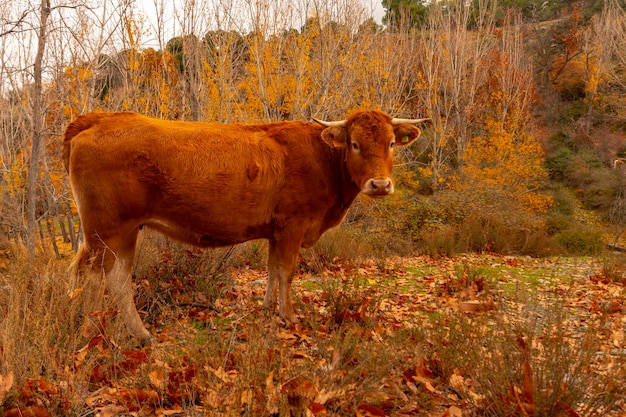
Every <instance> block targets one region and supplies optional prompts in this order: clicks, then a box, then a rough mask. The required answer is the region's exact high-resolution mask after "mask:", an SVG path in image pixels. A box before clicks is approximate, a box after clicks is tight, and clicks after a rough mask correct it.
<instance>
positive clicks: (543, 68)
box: [0, 0, 626, 256]
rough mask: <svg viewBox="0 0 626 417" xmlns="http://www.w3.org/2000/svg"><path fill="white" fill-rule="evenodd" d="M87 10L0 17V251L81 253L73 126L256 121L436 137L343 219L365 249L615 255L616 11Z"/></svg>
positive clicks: (436, 7)
mask: <svg viewBox="0 0 626 417" xmlns="http://www.w3.org/2000/svg"><path fill="white" fill-rule="evenodd" d="M97 3H98V4H96V3H89V2H86V1H73V2H63V1H59V2H58V3H54V2H52V1H51V0H45V1H43V2H41V3H38V2H30V3H29V2H22V3H19V5H20V7H15V3H14V2H9V1H5V2H4V3H3V4H1V5H0V21H1V22H2V30H1V31H0V43H1V45H2V49H1V51H2V55H1V56H0V129H1V131H2V142H1V144H0V161H1V165H0V170H1V171H0V227H1V228H2V231H3V233H2V240H12V241H13V242H15V243H19V244H25V245H26V246H27V247H28V248H29V250H30V252H31V253H33V252H34V251H35V247H36V246H37V247H39V248H41V249H43V250H44V251H52V250H53V251H54V252H55V254H56V256H61V252H62V250H61V249H59V247H58V243H57V242H58V241H59V237H62V241H63V242H66V243H70V244H71V247H72V248H73V249H75V248H76V244H77V241H78V236H77V231H78V228H77V227H78V224H77V216H76V211H75V207H74V206H73V202H72V197H71V192H70V190H69V187H68V183H67V178H66V174H65V172H64V169H63V167H62V164H61V158H60V143H61V139H62V134H63V131H64V128H65V126H66V124H67V123H68V122H69V121H71V120H72V119H73V118H75V117H76V116H78V115H80V114H82V113H85V112H89V111H121V110H130V111H137V112H140V113H144V114H147V115H150V116H155V117H160V118H166V119H177V120H203V121H211V122H220V123H221V122H224V123H225V122H243V123H254V122H271V121H277V120H299V119H305V120H306V119H310V118H311V117H317V118H322V119H343V118H345V117H346V115H347V114H348V113H349V112H350V111H353V110H356V109H364V108H365V109H366V108H378V109H381V110H383V111H386V112H388V113H390V114H393V115H396V116H411V117H430V118H432V124H431V125H430V126H428V127H427V128H426V130H425V132H424V135H423V138H422V140H421V143H420V144H419V145H417V146H414V147H412V148H411V149H409V150H407V151H406V152H404V153H403V154H402V155H401V156H400V158H398V159H397V168H396V172H397V174H396V175H397V177H398V181H399V187H397V188H398V190H399V193H398V195H397V196H395V197H394V198H393V199H388V200H386V201H384V202H372V201H370V200H365V199H364V200H361V201H360V202H359V204H357V206H356V207H355V208H354V209H353V210H352V211H351V214H350V215H349V217H348V219H347V223H348V224H352V225H357V226H358V227H359V228H361V229H362V230H363V231H364V232H365V231H367V235H369V236H371V237H373V238H372V239H371V241H372V242H381V243H380V245H379V246H380V247H379V248H373V249H375V250H389V251H391V252H398V251H400V252H402V251H407V250H408V251H413V250H416V249H417V250H420V251H423V252H426V253H444V254H451V253H457V252H463V251H485V250H487V251H495V252H500V253H518V254H530V255H547V254H555V253H575V254H592V253H598V251H600V250H601V249H602V248H603V246H604V243H611V244H613V245H616V246H618V243H619V237H620V234H621V233H623V229H624V227H625V226H626V225H625V220H624V219H625V218H626V215H625V211H624V210H625V209H624V207H625V205H626V203H625V201H626V191H625V185H624V184H625V182H624V170H623V169H622V167H623V166H624V164H621V161H623V159H620V158H623V157H625V156H626V139H625V129H626V124H625V123H624V120H625V111H626V110H625V109H626V95H625V94H624V93H625V91H624V89H625V86H626V79H625V77H626V75H625V74H626V72H625V71H624V68H625V66H626V52H625V51H626V44H625V43H626V35H625V33H626V23H625V22H626V18H625V15H624V10H623V7H624V6H623V3H622V2H620V1H618V0H610V1H609V0H607V1H600V0H595V1H578V2H574V1H548V2H539V1H535V0H517V1H512V0H508V1H501V2H495V1H487V0H480V1H473V2H437V3H432V4H427V3H425V2H421V1H413V2H411V1H391V0H386V1H384V2H383V6H384V8H385V12H386V13H385V16H384V17H383V21H382V22H381V24H379V23H377V22H376V21H375V20H374V19H373V18H372V17H371V11H369V12H368V9H367V7H364V6H363V5H362V4H361V3H359V2H355V1H348V0H343V1H337V2H330V3H327V2H319V1H314V0H302V1H299V2H280V1H276V2H241V4H238V3H231V2H228V4H226V3H224V2H219V1H216V2H205V3H202V4H199V3H197V2H194V1H186V2H182V3H181V4H180V7H179V8H177V9H174V10H173V11H171V10H170V11H169V12H167V11H166V10H167V9H166V6H165V5H164V4H163V3H155V5H154V9H155V10H157V16H158V17H157V18H156V21H154V18H153V21H154V22H156V23H152V24H148V23H147V18H146V16H144V15H143V14H142V12H140V10H141V8H140V7H139V6H141V5H138V4H135V3H134V2H132V1H107V2H104V3H102V2H97ZM167 16H169V17H167ZM171 31H176V32H178V33H177V34H176V36H172V37H171V38H166V36H167V35H166V33H168V32H171ZM147 44H150V45H151V46H148V45H147ZM580 208H582V209H592V210H595V211H596V212H597V213H599V214H600V217H601V218H600V219H599V220H598V222H601V223H603V225H604V226H606V225H609V229H606V228H605V227H598V226H599V225H598V224H597V223H598V222H594V221H589V219H585V218H584V216H583V218H581V216H579V215H577V213H578V214H579V211H578V209H580ZM607 232H608V233H609V234H608V235H607V234H606V233H607ZM364 234H365V233H364ZM392 242H395V243H393V244H392Z"/></svg>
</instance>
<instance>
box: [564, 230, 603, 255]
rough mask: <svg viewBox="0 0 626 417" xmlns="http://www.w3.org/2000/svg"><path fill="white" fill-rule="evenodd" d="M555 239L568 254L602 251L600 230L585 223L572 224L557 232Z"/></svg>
mask: <svg viewBox="0 0 626 417" xmlns="http://www.w3.org/2000/svg"><path fill="white" fill-rule="evenodd" d="M555 237H556V240H557V241H558V242H559V244H560V245H561V247H563V249H564V250H565V251H566V252H567V253H568V254H570V255H580V256H593V255H598V254H600V253H601V252H602V249H603V246H604V243H603V239H602V232H601V231H600V230H598V229H596V228H593V227H591V226H586V225H581V224H578V225H573V226H572V227H570V228H569V229H566V230H563V231H561V232H559V233H558V234H557V235H556V236H555Z"/></svg>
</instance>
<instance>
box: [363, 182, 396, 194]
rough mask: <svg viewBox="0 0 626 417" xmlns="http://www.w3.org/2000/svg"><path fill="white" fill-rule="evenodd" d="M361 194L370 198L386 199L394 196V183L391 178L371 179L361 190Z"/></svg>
mask: <svg viewBox="0 0 626 417" xmlns="http://www.w3.org/2000/svg"><path fill="white" fill-rule="evenodd" d="M361 192H362V193H363V194H367V195H369V196H370V197H384V196H386V195H390V194H393V181H391V178H370V179H369V180H367V181H366V182H365V185H363V188H361Z"/></svg>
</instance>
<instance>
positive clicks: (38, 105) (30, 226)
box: [26, 0, 50, 256]
mask: <svg viewBox="0 0 626 417" xmlns="http://www.w3.org/2000/svg"><path fill="white" fill-rule="evenodd" d="M49 16H50V0H41V16H40V27H39V34H38V36H37V41H38V44H37V55H36V56H35V64H34V69H33V71H34V72H33V76H34V85H33V119H32V144H31V148H30V163H29V167H28V184H27V190H26V197H27V203H26V207H27V209H26V215H27V226H26V227H27V228H26V247H27V248H28V253H29V254H30V256H34V255H35V228H36V227H37V178H38V176H39V160H40V159H41V153H42V149H43V146H42V139H43V135H42V132H43V119H44V118H43V96H42V72H43V70H42V66H43V65H42V63H43V55H44V52H45V48H46V37H47V33H46V31H47V25H48V17H49Z"/></svg>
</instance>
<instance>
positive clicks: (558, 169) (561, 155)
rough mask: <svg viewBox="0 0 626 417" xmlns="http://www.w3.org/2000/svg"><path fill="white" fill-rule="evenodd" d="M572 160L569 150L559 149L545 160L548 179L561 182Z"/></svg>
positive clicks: (572, 156)
mask: <svg viewBox="0 0 626 417" xmlns="http://www.w3.org/2000/svg"><path fill="white" fill-rule="evenodd" d="M573 159H574V155H573V153H572V151H571V150H570V149H569V148H566V147H559V149H558V150H557V151H556V152H555V153H554V154H553V155H550V156H549V157H547V158H546V162H545V166H546V169H547V170H548V174H549V175H550V178H551V179H552V180H555V181H563V180H564V179H565V173H566V172H567V170H568V168H569V166H570V164H571V163H572V161H573Z"/></svg>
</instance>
